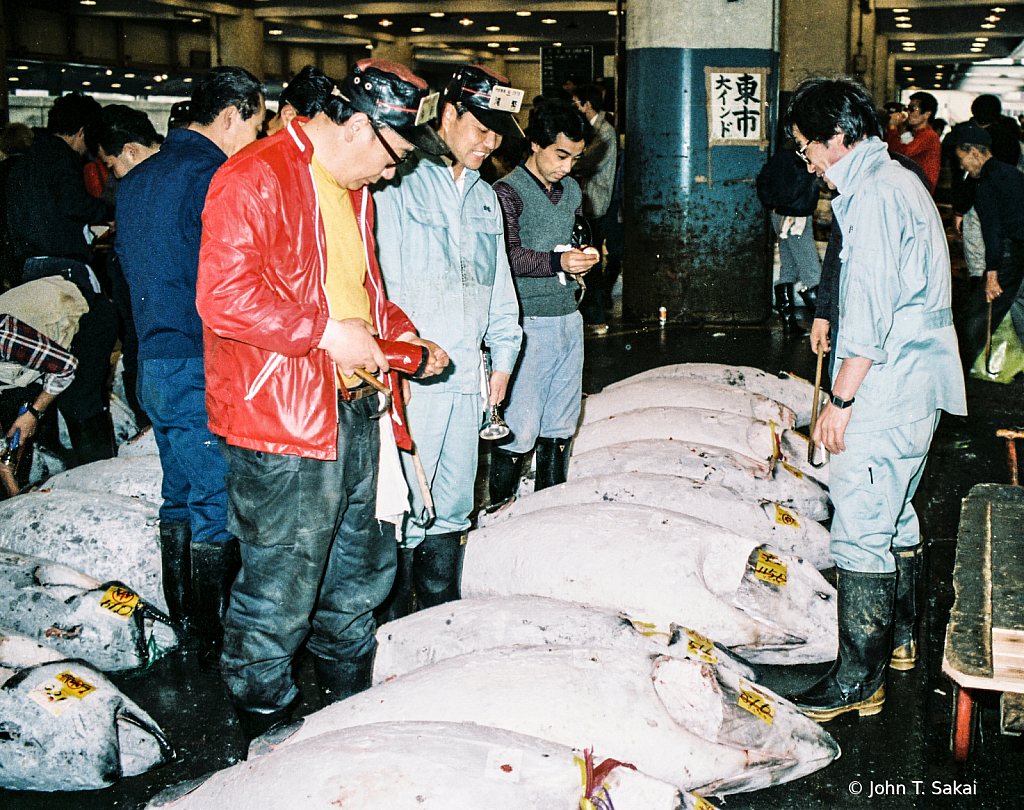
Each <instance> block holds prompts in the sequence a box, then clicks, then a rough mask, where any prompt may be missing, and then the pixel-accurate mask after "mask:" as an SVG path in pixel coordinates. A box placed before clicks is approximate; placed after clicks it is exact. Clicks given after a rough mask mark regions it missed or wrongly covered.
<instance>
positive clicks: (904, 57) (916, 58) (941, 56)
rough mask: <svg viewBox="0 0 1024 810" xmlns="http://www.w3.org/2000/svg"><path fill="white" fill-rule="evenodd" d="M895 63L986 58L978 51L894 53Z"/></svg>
mask: <svg viewBox="0 0 1024 810" xmlns="http://www.w3.org/2000/svg"><path fill="white" fill-rule="evenodd" d="M892 56H895V57H896V64H897V65H899V64H900V63H903V62H939V61H945V62H986V61H988V58H987V57H985V56H983V55H982V54H980V53H970V52H968V53H958V52H953V51H950V52H949V53H902V52H901V53H894V54H892Z"/></svg>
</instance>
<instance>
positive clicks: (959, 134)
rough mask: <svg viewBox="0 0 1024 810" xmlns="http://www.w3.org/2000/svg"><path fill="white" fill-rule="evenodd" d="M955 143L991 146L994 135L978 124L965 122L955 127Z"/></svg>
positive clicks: (958, 144) (959, 144)
mask: <svg viewBox="0 0 1024 810" xmlns="http://www.w3.org/2000/svg"><path fill="white" fill-rule="evenodd" d="M952 134H953V143H955V144H956V145H957V146H991V145H992V136H991V135H989V134H988V132H986V131H985V130H984V129H982V128H981V127H979V126H977V125H976V124H971V123H964V124H957V125H956V126H955V127H953V133H952Z"/></svg>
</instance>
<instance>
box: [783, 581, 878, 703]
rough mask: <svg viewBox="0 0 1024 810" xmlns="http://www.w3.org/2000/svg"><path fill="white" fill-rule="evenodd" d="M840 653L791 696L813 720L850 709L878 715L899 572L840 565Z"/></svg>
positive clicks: (838, 588)
mask: <svg viewBox="0 0 1024 810" xmlns="http://www.w3.org/2000/svg"><path fill="white" fill-rule="evenodd" d="M837 574H838V577H839V582H838V587H837V590H838V591H839V600H838V611H839V656H838V657H837V658H836V662H835V663H834V664H833V665H832V669H831V670H829V673H828V674H827V675H826V676H825V677H824V678H822V679H821V680H820V681H818V682H817V683H816V684H814V686H812V687H811V688H810V689H808V690H807V691H805V692H803V693H802V694H800V695H795V696H793V697H792V698H791V700H792V702H793V703H794V704H795V705H796V707H797V708H798V709H799V710H800V711H802V712H803V713H804V714H805V715H807V716H808V717H809V718H811V719H812V720H817V721H818V722H819V723H823V722H825V721H827V720H831V719H832V718H833V717H838V716H839V715H840V714H844V713H846V712H858V713H859V714H860V716H861V717H867V716H870V715H873V714H878V713H879V712H881V711H882V706H883V705H884V704H885V665H886V663H887V661H888V659H889V651H890V650H891V649H892V648H891V647H890V644H891V643H892V616H893V597H894V594H895V591H896V574H895V573H892V574H863V573H859V572H855V571H845V570H843V569H842V568H839V569H837Z"/></svg>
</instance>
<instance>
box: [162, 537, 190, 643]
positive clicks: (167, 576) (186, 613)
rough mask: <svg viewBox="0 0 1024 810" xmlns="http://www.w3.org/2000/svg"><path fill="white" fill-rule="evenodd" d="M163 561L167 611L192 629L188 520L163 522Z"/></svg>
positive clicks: (173, 618) (187, 628)
mask: <svg viewBox="0 0 1024 810" xmlns="http://www.w3.org/2000/svg"><path fill="white" fill-rule="evenodd" d="M160 564H161V572H162V575H163V581H164V599H166V600H167V615H168V616H170V617H171V621H173V622H176V623H177V624H179V625H181V627H182V628H183V629H184V630H185V632H186V633H191V632H192V629H193V628H192V527H191V525H190V524H188V523H161V524H160Z"/></svg>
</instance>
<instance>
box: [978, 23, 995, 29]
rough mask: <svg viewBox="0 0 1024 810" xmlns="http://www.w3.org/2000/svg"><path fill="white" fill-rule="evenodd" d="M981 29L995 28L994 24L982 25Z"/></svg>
mask: <svg viewBox="0 0 1024 810" xmlns="http://www.w3.org/2000/svg"><path fill="white" fill-rule="evenodd" d="M981 27H982V28H995V27H996V24H995V23H982V24H981Z"/></svg>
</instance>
